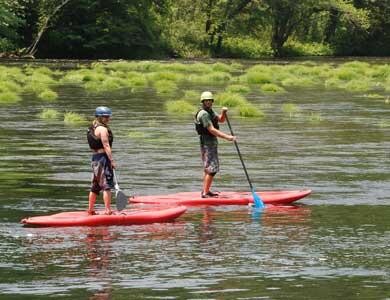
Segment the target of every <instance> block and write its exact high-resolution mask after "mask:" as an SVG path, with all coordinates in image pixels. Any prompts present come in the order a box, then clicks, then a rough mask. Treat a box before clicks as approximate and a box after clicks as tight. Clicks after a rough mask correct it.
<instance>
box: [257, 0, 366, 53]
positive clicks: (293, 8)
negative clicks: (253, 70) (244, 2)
mask: <svg viewBox="0 0 390 300" xmlns="http://www.w3.org/2000/svg"><path fill="white" fill-rule="evenodd" d="M264 3H265V4H266V6H267V7H268V15H269V17H270V19H271V20H270V23H271V26H272V37H271V47H272V49H273V51H274V55H275V56H282V55H283V45H284V43H285V42H286V41H287V39H288V38H289V37H290V36H291V35H292V34H293V33H294V32H295V31H296V30H297V29H298V28H299V27H300V26H302V24H303V23H304V22H307V21H308V20H310V19H311V18H312V17H313V16H314V15H318V14H320V13H323V12H327V13H329V16H330V17H329V23H328V26H327V27H326V32H325V37H326V40H328V41H329V40H330V39H331V36H332V35H333V34H334V31H335V30H336V28H337V25H338V22H340V19H342V21H343V24H344V25H348V26H349V29H350V30H354V29H356V28H358V29H363V30H364V29H366V28H368V26H369V22H368V17H367V11H366V10H364V9H357V8H356V7H354V6H353V4H351V3H349V2H347V1H344V0H296V1H290V0H264Z"/></svg>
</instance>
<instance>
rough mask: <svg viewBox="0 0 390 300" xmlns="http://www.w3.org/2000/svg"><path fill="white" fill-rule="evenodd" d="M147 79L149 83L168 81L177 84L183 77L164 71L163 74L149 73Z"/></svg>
mask: <svg viewBox="0 0 390 300" xmlns="http://www.w3.org/2000/svg"><path fill="white" fill-rule="evenodd" d="M147 78H148V79H149V80H151V81H158V80H170V81H174V82H178V81H181V80H183V78H184V75H182V74H179V73H174V72H169V71H164V72H153V73H149V74H148V75H147Z"/></svg>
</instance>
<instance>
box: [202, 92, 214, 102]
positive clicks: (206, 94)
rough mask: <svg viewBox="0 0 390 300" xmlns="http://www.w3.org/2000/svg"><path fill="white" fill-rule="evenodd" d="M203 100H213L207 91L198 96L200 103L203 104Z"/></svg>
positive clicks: (211, 94)
mask: <svg viewBox="0 0 390 300" xmlns="http://www.w3.org/2000/svg"><path fill="white" fill-rule="evenodd" d="M204 100H214V97H213V93H211V92H209V91H206V92H203V93H202V94H201V95H200V102H203V101H204Z"/></svg>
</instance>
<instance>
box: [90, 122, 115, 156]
mask: <svg viewBox="0 0 390 300" xmlns="http://www.w3.org/2000/svg"><path fill="white" fill-rule="evenodd" d="M99 126H103V127H106V128H107V130H108V143H109V144H110V147H112V142H113V141H114V135H113V134H112V131H111V129H110V128H109V127H108V126H106V125H104V124H101V123H94V124H92V125H91V126H90V127H89V128H88V131H87V140H88V144H89V148H91V149H93V150H99V149H104V147H103V143H102V140H101V139H99V138H98V137H97V136H96V135H95V129H96V128H97V127H99Z"/></svg>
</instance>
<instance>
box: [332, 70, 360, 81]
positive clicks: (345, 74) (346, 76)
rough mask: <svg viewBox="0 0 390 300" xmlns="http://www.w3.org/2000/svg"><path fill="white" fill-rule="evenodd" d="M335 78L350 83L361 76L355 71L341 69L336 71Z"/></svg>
mask: <svg viewBox="0 0 390 300" xmlns="http://www.w3.org/2000/svg"><path fill="white" fill-rule="evenodd" d="M334 75H335V77H336V78H337V79H340V80H344V81H349V80H352V79H357V78H359V74H358V73H356V71H355V70H353V69H347V68H341V69H338V70H336V72H335V74H334Z"/></svg>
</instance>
